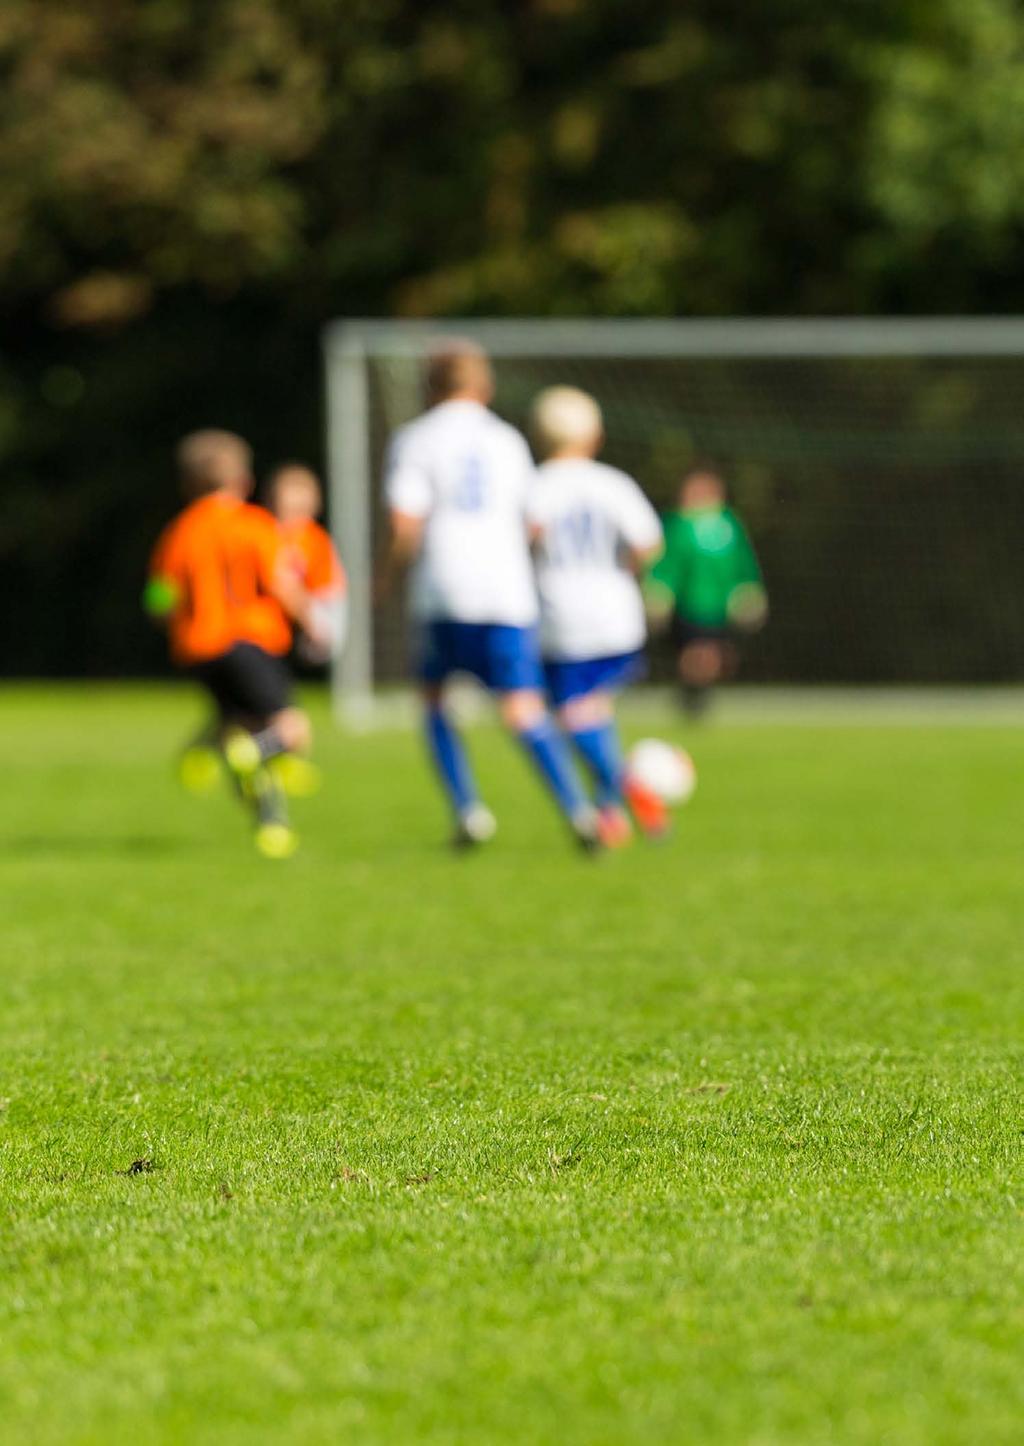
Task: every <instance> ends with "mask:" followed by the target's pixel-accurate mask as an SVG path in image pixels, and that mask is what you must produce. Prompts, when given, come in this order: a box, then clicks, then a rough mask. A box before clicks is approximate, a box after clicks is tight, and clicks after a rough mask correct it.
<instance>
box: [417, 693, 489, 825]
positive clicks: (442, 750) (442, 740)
mask: <svg viewBox="0 0 1024 1446" xmlns="http://www.w3.org/2000/svg"><path fill="white" fill-rule="evenodd" d="M426 725H427V743H428V745H429V747H430V756H431V758H433V760H434V766H435V767H436V769H437V771H438V773H439V774H440V777H441V784H442V787H443V788H444V791H445V793H447V795H448V797H449V798H450V799H451V802H452V806H453V808H454V809H455V812H456V813H462V812H463V810H465V809H467V808H468V807H469V805H470V804H471V803H476V801H477V798H478V797H479V795H478V794H477V790H476V780H475V779H474V777H473V770H472V769H471V768H470V766H469V759H468V758H467V756H466V750H465V748H464V747H463V744H462V739H461V738H460V737H459V734H458V732H457V730H456V729H455V728H454V727H453V726H452V723H451V721H450V720H449V718H448V716H447V714H446V713H445V712H444V711H443V710H442V709H440V708H428V709H427V716H426Z"/></svg>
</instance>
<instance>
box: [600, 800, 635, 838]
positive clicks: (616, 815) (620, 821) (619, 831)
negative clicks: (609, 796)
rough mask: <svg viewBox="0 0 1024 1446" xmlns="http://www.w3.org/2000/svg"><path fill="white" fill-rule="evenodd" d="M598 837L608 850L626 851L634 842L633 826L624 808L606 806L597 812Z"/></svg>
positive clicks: (614, 804)
mask: <svg viewBox="0 0 1024 1446" xmlns="http://www.w3.org/2000/svg"><path fill="white" fill-rule="evenodd" d="M597 835H598V838H599V839H600V840H601V842H602V844H603V845H604V847H605V848H606V849H624V848H626V846H627V845H628V844H630V843H632V841H633V825H632V824H631V823H630V821H629V815H628V813H627V812H626V810H625V809H624V808H620V807H619V805H618V804H617V803H609V804H606V805H605V807H604V808H600V809H598V812H597Z"/></svg>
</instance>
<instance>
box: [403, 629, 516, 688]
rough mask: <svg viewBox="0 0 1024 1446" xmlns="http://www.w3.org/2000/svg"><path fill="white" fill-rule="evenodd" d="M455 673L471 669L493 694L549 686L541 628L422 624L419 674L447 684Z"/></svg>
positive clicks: (425, 681)
mask: <svg viewBox="0 0 1024 1446" xmlns="http://www.w3.org/2000/svg"><path fill="white" fill-rule="evenodd" d="M452 673H469V674H470V675H471V676H472V677H474V678H479V680H480V682H481V683H483V685H484V687H485V688H490V689H491V691H492V692H494V693H514V692H516V691H517V690H518V689H520V688H536V689H537V690H538V691H542V690H543V688H544V674H543V671H542V669H541V665H540V651H539V649H538V646H537V629H536V628H513V627H509V626H508V625H507V624H505V623H457V622H451V621H449V620H447V619H445V620H440V621H435V622H428V623H426V624H425V625H424V628H423V640H422V651H421V655H420V666H419V675H420V677H421V678H422V680H423V681H424V683H443V682H444V680H445V678H447V677H450V675H451V674H452Z"/></svg>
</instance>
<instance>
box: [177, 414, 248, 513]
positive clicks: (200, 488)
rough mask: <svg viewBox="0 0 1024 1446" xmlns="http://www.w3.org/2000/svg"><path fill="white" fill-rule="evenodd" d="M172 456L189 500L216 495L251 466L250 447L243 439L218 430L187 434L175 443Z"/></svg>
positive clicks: (212, 428) (209, 429)
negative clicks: (211, 494)
mask: <svg viewBox="0 0 1024 1446" xmlns="http://www.w3.org/2000/svg"><path fill="white" fill-rule="evenodd" d="M175 456H176V458H177V462H178V471H179V473H180V475H181V483H182V487H183V488H184V490H185V492H186V493H187V495H188V496H190V497H202V496H203V495H204V494H205V493H207V492H218V491H220V489H221V488H222V487H228V486H230V485H231V483H232V482H234V481H236V480H237V479H238V478H239V476H240V475H248V473H249V471H250V469H251V467H252V448H251V447H250V446H249V443H248V442H247V441H246V440H245V438H244V437H240V436H239V435H238V434H237V432H225V431H222V430H221V429H220V428H218V427H206V428H204V429H203V430H202V431H199V432H189V434H188V435H187V436H186V437H182V439H181V441H180V442H179V443H178V446H177V450H176V453H175Z"/></svg>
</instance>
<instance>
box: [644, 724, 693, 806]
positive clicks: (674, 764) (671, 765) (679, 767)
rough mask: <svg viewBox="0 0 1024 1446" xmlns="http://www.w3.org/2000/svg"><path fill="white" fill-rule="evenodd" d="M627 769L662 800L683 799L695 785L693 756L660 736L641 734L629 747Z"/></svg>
mask: <svg viewBox="0 0 1024 1446" xmlns="http://www.w3.org/2000/svg"><path fill="white" fill-rule="evenodd" d="M626 764H627V768H628V771H629V773H630V774H631V775H632V777H633V778H635V779H636V781H637V782H638V783H640V784H642V785H643V787H644V788H649V789H650V791H651V792H652V793H654V794H656V795H657V796H658V798H660V799H661V800H662V802H663V803H686V802H687V800H688V799H689V798H691V797H692V795H693V790H694V789H695V788H696V787H697V770H696V768H694V766H693V759H692V758H691V757H690V755H689V754H688V753H686V752H685V751H684V750H683V749H682V748H676V747H674V746H673V745H672V744H671V743H663V742H662V740H661V739H660V738H643V739H641V741H640V742H639V743H635V744H634V745H633V747H632V748H631V749H630V750H629V757H628V759H627V760H626Z"/></svg>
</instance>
